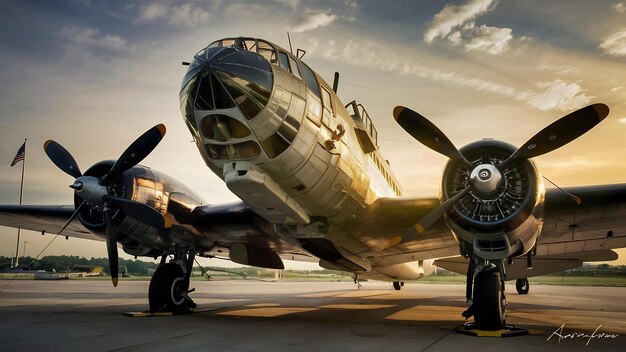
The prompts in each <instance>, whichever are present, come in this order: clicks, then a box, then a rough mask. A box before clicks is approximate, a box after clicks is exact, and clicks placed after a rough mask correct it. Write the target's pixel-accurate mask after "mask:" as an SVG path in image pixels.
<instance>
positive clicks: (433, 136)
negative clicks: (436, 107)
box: [393, 106, 473, 168]
mask: <svg viewBox="0 0 626 352" xmlns="http://www.w3.org/2000/svg"><path fill="white" fill-rule="evenodd" d="M393 117H394V118H395V119H396V121H397V122H398V124H399V125H400V126H401V127H402V128H404V130H405V131H406V132H407V133H408V134H410V135H411V136H412V137H413V138H415V139H416V140H417V141H418V142H420V143H422V144H423V145H425V146H427V147H428V148H430V149H432V150H434V151H436V152H437V153H439V154H443V155H445V156H447V157H448V158H450V159H452V160H461V162H463V163H464V164H465V165H467V166H468V167H470V168H471V167H473V165H472V164H471V163H470V162H469V161H467V159H465V157H464V156H463V154H461V152H459V150H458V149H456V147H455V146H454V144H452V142H451V141H450V139H449V138H448V136H446V135H445V134H444V133H443V132H441V130H440V129H439V128H437V126H435V125H434V124H433V123H432V122H430V121H428V119H427V118H425V117H424V116H422V115H420V114H418V113H417V112H415V111H413V110H411V109H409V108H405V107H403V106H396V107H395V108H394V109H393Z"/></svg>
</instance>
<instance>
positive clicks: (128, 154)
mask: <svg viewBox="0 0 626 352" xmlns="http://www.w3.org/2000/svg"><path fill="white" fill-rule="evenodd" d="M163 136H165V125H163V124H158V125H156V126H154V127H152V128H151V129H149V130H148V131H146V132H145V133H144V134H142V135H141V136H139V138H137V139H136V140H135V141H134V142H133V143H132V144H131V145H130V146H128V148H126V150H125V151H124V152H123V153H122V155H120V157H119V158H118V159H117V161H116V162H115V164H114V165H113V167H112V168H111V171H109V173H108V174H106V175H105V176H104V177H103V178H102V180H101V184H105V185H106V184H108V183H109V182H110V181H111V180H112V179H114V178H115V177H117V176H119V175H121V174H122V173H124V171H126V170H128V169H130V168H132V167H133V166H135V165H137V164H139V162H141V161H142V160H143V159H144V158H145V157H147V156H148V155H149V154H150V153H151V152H152V151H153V150H154V148H156V146H157V145H158V144H159V142H161V140H162V139H163Z"/></svg>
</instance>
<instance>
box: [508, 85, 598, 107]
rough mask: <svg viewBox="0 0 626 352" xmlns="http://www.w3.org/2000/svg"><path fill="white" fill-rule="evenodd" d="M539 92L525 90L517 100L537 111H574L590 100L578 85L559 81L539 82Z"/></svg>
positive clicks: (518, 95)
mask: <svg viewBox="0 0 626 352" xmlns="http://www.w3.org/2000/svg"><path fill="white" fill-rule="evenodd" d="M537 88H539V89H540V90H539V91H534V90H527V91H524V92H521V93H519V94H517V96H516V97H515V98H516V99H517V100H522V101H525V102H526V103H527V104H528V105H530V106H532V107H534V108H537V109H539V110H551V109H556V110H561V111H570V110H575V109H578V108H580V107H582V106H583V105H586V104H589V102H590V101H591V98H593V97H589V96H587V95H585V93H584V92H583V90H582V88H581V86H580V85H579V84H578V83H567V82H564V81H562V80H560V79H557V80H555V81H553V82H540V83H538V84H537Z"/></svg>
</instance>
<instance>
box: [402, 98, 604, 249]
mask: <svg viewBox="0 0 626 352" xmlns="http://www.w3.org/2000/svg"><path fill="white" fill-rule="evenodd" d="M608 114H609V107H608V106H606V105H605V104H593V105H589V106H586V107H584V108H582V109H579V110H576V111H574V112H572V113H570V114H568V115H566V116H564V117H562V118H560V119H559V120H557V121H555V122H554V123H552V124H550V125H549V126H547V127H546V128H544V129H542V130H541V131H539V132H538V133H537V134H535V135H534V136H533V137H532V138H530V139H529V140H528V141H527V142H526V143H524V144H523V145H522V146H521V147H520V148H518V149H517V150H516V151H515V152H514V153H513V154H511V156H509V157H508V158H507V159H506V160H504V161H503V162H501V163H500V164H499V165H496V167H497V169H498V170H499V171H500V172H502V173H503V172H504V170H506V169H507V167H509V166H511V165H513V164H514V163H516V162H520V161H523V160H527V159H530V158H534V157H536V156H540V155H543V154H546V153H549V152H551V151H553V150H556V149H558V148H560V147H562V146H564V145H566V144H568V143H569V142H571V141H573V140H575V139H576V138H578V137H580V136H582V135H583V134H585V133H586V132H587V131H589V130H590V129H592V128H593V127H595V126H596V125H597V124H598V123H600V122H601V121H602V120H603V119H604V118H605V117H606V116H607V115H608ZM393 116H394V118H395V119H396V121H397V122H398V124H399V125H400V126H401V127H402V128H403V129H404V130H405V131H406V132H407V133H409V134H410V135H411V136H413V138H415V139H416V140H417V141H419V142H420V143H422V144H423V145H425V146H426V147H428V148H430V149H432V150H434V151H436V152H438V153H440V154H443V155H445V156H447V157H448V158H450V159H451V160H453V161H460V162H462V163H463V164H465V165H466V166H467V167H468V168H469V169H470V170H473V169H475V166H474V165H473V164H471V163H470V162H469V161H467V159H466V158H465V157H464V156H463V155H462V154H461V152H459V150H458V149H457V148H456V147H455V146H454V144H452V142H451V141H450V139H449V138H448V137H447V136H446V135H445V134H444V133H443V132H442V131H441V130H440V129H439V128H437V126H435V125H434V124H433V123H432V122H430V121H429V120H428V119H426V118H425V117H424V116H422V115H420V114H418V113H417V112H415V111H413V110H411V109H409V108H406V107H403V106H396V107H395V108H394V109H393ZM470 181H472V180H470ZM473 188H474V186H473V182H470V183H469V185H468V187H466V188H465V189H463V190H461V191H460V192H459V193H457V194H456V195H455V196H453V197H452V198H450V199H448V200H446V201H445V202H443V203H442V204H441V205H439V206H438V207H436V208H435V209H433V210H432V211H431V212H430V213H428V214H426V215H425V216H424V217H423V218H422V219H421V220H420V222H419V223H418V224H416V225H415V226H414V227H413V228H412V229H410V230H409V231H407V232H406V233H405V234H404V235H403V236H402V237H401V238H399V239H398V240H397V241H394V242H395V243H393V244H397V243H402V242H408V241H411V240H414V239H416V238H417V237H418V236H419V235H420V234H421V233H423V232H424V231H426V230H427V229H428V228H429V227H431V226H432V225H433V224H435V223H436V222H437V220H439V219H440V218H441V217H442V216H443V215H444V214H445V213H446V212H447V211H448V210H449V209H450V208H451V207H452V206H453V205H454V204H455V203H456V202H457V201H458V200H459V199H461V198H462V197H463V196H464V195H466V194H467V193H468V192H469V191H471V190H473Z"/></svg>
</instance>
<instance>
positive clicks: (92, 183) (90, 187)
mask: <svg viewBox="0 0 626 352" xmlns="http://www.w3.org/2000/svg"><path fill="white" fill-rule="evenodd" d="M99 181H100V180H99V179H98V178H96V177H93V176H81V177H79V178H77V179H76V181H74V184H73V185H71V186H70V188H73V189H74V190H75V191H76V195H78V196H79V197H80V198H81V199H83V200H84V201H87V202H88V203H91V204H93V205H104V201H103V199H102V198H103V197H104V196H106V195H107V194H108V191H107V188H106V187H105V186H102V185H101V184H100V182H99Z"/></svg>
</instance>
